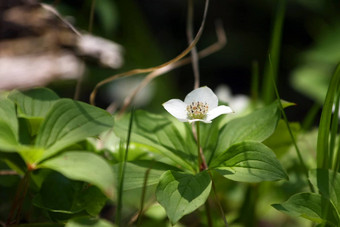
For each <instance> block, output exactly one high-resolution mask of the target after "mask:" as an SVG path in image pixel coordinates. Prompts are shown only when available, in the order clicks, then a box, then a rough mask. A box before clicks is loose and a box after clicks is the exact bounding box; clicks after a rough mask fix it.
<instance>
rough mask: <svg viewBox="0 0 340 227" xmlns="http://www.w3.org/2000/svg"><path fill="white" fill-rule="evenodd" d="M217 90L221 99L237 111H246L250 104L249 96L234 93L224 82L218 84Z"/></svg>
mask: <svg viewBox="0 0 340 227" xmlns="http://www.w3.org/2000/svg"><path fill="white" fill-rule="evenodd" d="M215 92H216V95H217V97H218V98H219V100H221V101H222V102H226V103H228V105H229V106H230V107H231V108H232V109H233V110H234V111H235V113H241V112H244V111H245V110H246V109H247V108H248V106H249V104H250V99H249V97H248V96H246V95H233V94H232V92H231V89H230V88H229V87H228V86H227V85H224V84H222V85H219V86H217V88H216V90H215Z"/></svg>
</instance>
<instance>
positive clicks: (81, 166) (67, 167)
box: [37, 151, 115, 198]
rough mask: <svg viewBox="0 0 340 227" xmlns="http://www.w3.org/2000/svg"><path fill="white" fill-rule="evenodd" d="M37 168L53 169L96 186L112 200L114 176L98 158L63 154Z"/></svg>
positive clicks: (83, 152)
mask: <svg viewBox="0 0 340 227" xmlns="http://www.w3.org/2000/svg"><path fill="white" fill-rule="evenodd" d="M37 168H48V169H53V170H55V171H57V172H59V173H61V174H63V175H64V176H66V177H67V178H70V179H72V180H80V181H85V182H88V183H90V184H93V185H95V186H97V187H98V188H99V189H101V191H102V192H103V193H104V194H105V195H106V196H107V197H109V198H113V193H114V183H115V182H114V180H115V178H114V174H113V171H112V168H111V167H110V165H109V164H108V163H107V162H106V161H105V160H104V159H103V158H101V157H100V156H98V155H96V154H93V153H90V152H86V151H69V152H64V153H62V154H60V155H58V156H56V157H53V158H51V159H48V160H46V161H44V162H42V163H40V164H39V165H38V166H37Z"/></svg>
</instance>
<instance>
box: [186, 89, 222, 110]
mask: <svg viewBox="0 0 340 227" xmlns="http://www.w3.org/2000/svg"><path fill="white" fill-rule="evenodd" d="M198 101H199V102H203V103H205V102H206V103H207V104H208V106H209V110H212V109H214V108H216V107H217V105H218V98H217V96H216V95H215V94H214V92H213V91H212V90H211V89H210V88H208V87H200V88H197V89H195V90H193V91H192V92H190V93H189V94H188V95H187V96H186V97H185V99H184V102H185V103H186V104H191V103H192V102H198Z"/></svg>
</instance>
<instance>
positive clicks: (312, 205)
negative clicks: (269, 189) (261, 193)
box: [272, 193, 339, 226]
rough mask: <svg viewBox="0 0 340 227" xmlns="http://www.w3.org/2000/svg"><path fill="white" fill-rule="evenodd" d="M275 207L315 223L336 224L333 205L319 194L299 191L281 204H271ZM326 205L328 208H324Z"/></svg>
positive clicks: (336, 216)
mask: <svg viewBox="0 0 340 227" xmlns="http://www.w3.org/2000/svg"><path fill="white" fill-rule="evenodd" d="M272 206H273V207H274V208H275V209H277V210H279V211H281V212H284V213H286V214H288V215H291V216H295V217H303V218H306V219H309V220H311V221H313V222H316V223H325V222H327V223H328V224H330V225H332V226H337V224H338V223H339V216H338V215H337V214H336V211H335V209H334V207H333V205H332V204H331V203H330V202H329V201H328V200H327V199H325V198H323V197H322V196H321V195H318V194H315V193H300V194H295V195H293V196H292V197H290V198H289V199H288V200H287V201H286V202H284V203H282V204H274V205H272ZM326 207H328V210H327V209H325V208H326Z"/></svg>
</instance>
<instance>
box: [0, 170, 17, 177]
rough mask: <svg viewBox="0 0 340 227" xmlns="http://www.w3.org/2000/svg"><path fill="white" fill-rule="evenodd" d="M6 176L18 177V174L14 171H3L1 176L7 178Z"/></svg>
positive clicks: (0, 173)
mask: <svg viewBox="0 0 340 227" xmlns="http://www.w3.org/2000/svg"><path fill="white" fill-rule="evenodd" d="M5 175H18V173H17V172H16V171H14V170H1V171H0V176H5Z"/></svg>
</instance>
